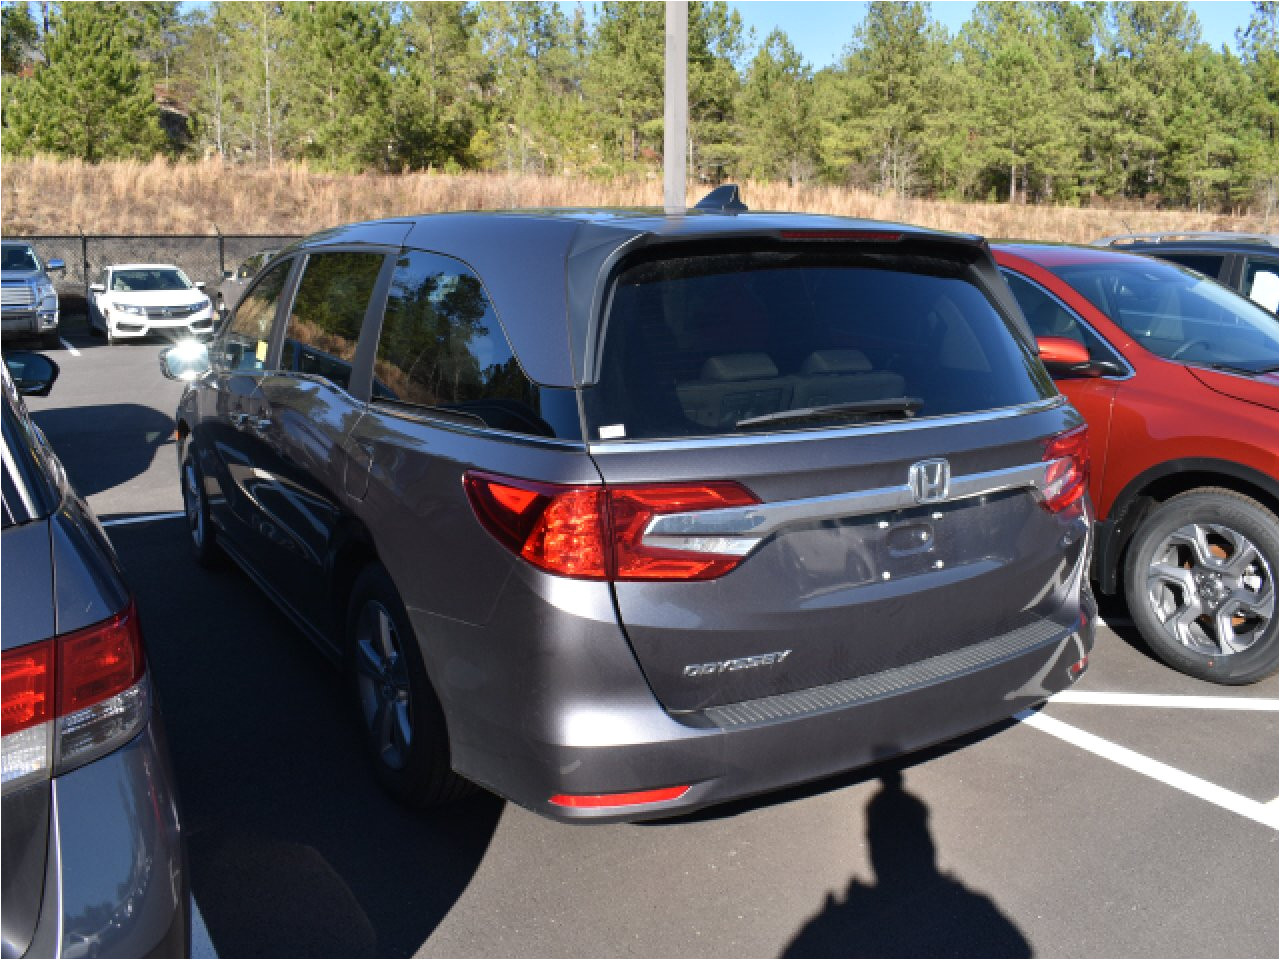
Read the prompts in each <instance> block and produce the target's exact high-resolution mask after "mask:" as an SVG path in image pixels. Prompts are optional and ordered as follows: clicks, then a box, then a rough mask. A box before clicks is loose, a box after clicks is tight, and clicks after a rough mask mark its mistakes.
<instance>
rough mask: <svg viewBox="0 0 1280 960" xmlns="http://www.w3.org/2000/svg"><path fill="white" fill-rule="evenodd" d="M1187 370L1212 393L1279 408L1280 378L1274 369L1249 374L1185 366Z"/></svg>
mask: <svg viewBox="0 0 1280 960" xmlns="http://www.w3.org/2000/svg"><path fill="white" fill-rule="evenodd" d="M1187 372H1188V373H1190V374H1191V375H1192V376H1193V377H1195V378H1196V379H1197V380H1199V381H1200V382H1201V383H1203V384H1204V385H1205V386H1206V387H1208V388H1209V389H1210V390H1212V391H1213V392H1214V393H1220V394H1222V395H1223V396H1226V397H1234V398H1235V399H1236V400H1243V401H1244V402H1245V403H1253V404H1257V405H1258V406H1260V407H1266V408H1267V409H1268V410H1277V409H1280V379H1277V377H1276V374H1275V372H1274V371H1270V372H1268V373H1257V374H1253V375H1250V374H1244V373H1226V372H1223V371H1220V370H1209V369H1207V368H1205V367H1187Z"/></svg>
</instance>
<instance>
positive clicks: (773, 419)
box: [734, 397, 924, 430]
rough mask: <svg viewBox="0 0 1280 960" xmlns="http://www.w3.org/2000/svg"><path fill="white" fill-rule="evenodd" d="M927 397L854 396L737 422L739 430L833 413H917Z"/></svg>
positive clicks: (839, 415) (863, 415) (840, 415)
mask: <svg viewBox="0 0 1280 960" xmlns="http://www.w3.org/2000/svg"><path fill="white" fill-rule="evenodd" d="M923 406H924V401H923V400H922V399H920V398H919V397H885V398H884V399H882V400H853V401H850V402H849V403H828V404H824V405H823V406H820V407H795V408H793V409H791V410H779V411H777V412H776V413H765V414H762V415H760V416H758V417H746V418H744V419H742V420H739V421H738V422H737V423H735V424H734V426H735V427H736V428H737V429H739V430H745V429H747V428H749V427H760V426H765V425H766V424H771V423H795V422H802V421H805V420H826V419H829V418H832V417H846V416H852V417H869V416H876V415H877V414H884V413H905V414H906V415H907V416H908V417H910V416H914V415H915V414H916V412H917V411H919V410H920V408H921V407H923Z"/></svg>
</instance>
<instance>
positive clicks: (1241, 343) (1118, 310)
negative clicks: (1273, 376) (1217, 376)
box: [1052, 257, 1280, 371]
mask: <svg viewBox="0 0 1280 960" xmlns="http://www.w3.org/2000/svg"><path fill="white" fill-rule="evenodd" d="M1052 269H1053V272H1054V273H1056V274H1057V275H1058V276H1059V277H1061V278H1062V279H1063V280H1065V281H1066V282H1067V283H1069V284H1071V286H1072V287H1074V288H1075V289H1076V290H1077V291H1079V292H1080V293H1081V294H1082V295H1083V296H1085V297H1086V298H1088V300H1089V301H1090V302H1091V303H1092V304H1093V305H1094V306H1096V307H1097V308H1098V309H1099V310H1101V311H1102V312H1103V313H1105V314H1106V315H1107V316H1108V317H1110V318H1111V320H1112V322H1114V323H1115V324H1116V325H1117V326H1118V327H1120V329H1122V330H1123V331H1124V332H1125V333H1127V334H1128V335H1129V336H1131V337H1132V338H1133V339H1134V341H1135V342H1136V343H1137V344H1138V345H1139V346H1140V347H1142V348H1143V349H1145V350H1148V351H1150V352H1151V353H1153V354H1155V355H1156V356H1158V357H1164V358H1165V359H1168V360H1184V361H1187V362H1189V363H1204V364H1218V365H1222V366H1225V367H1229V368H1232V369H1241V370H1246V371H1255V370H1269V369H1274V368H1275V366H1276V356H1277V353H1280V339H1278V338H1277V332H1276V318H1275V317H1274V316H1273V315H1271V314H1269V313H1267V312H1266V311H1265V310H1263V309H1262V308H1261V307H1259V306H1258V305H1257V304H1255V303H1252V302H1251V301H1249V300H1246V299H1244V298H1243V297H1241V296H1238V295H1237V294H1235V293H1234V292H1232V291H1230V290H1228V289H1227V288H1226V287H1224V286H1221V285H1220V284H1218V283H1215V282H1214V281H1212V280H1207V279H1205V278H1203V277H1201V276H1199V275H1198V274H1195V273H1191V272H1190V271H1185V270H1182V269H1179V268H1178V267H1176V266H1174V265H1172V264H1168V263H1161V262H1160V261H1158V260H1147V259H1145V258H1141V257H1132V258H1130V257H1126V258H1124V260H1123V261H1122V260H1118V259H1117V260H1109V261H1107V262H1104V263H1090V264H1073V265H1069V266H1061V267H1054V268H1052Z"/></svg>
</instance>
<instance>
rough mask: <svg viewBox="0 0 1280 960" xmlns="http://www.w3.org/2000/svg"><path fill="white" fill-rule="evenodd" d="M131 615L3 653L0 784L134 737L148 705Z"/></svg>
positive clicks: (19, 781)
mask: <svg viewBox="0 0 1280 960" xmlns="http://www.w3.org/2000/svg"><path fill="white" fill-rule="evenodd" d="M145 674H146V661H145V659H144V655H143V649H142V635H141V632H140V631H139V630H138V615H137V611H136V610H135V609H134V606H133V603H132V602H130V604H129V606H127V607H126V608H125V609H124V610H122V611H121V612H120V613H118V614H116V615H115V616H113V617H109V618H108V619H106V620H103V621H102V622H101V623H97V624H94V625H93V626H91V627H87V628H86V629H84V630H77V631H75V632H74V633H68V634H64V635H63V636H60V637H55V638H54V639H51V640H42V641H40V642H39V643H33V644H28V645H26V646H23V647H19V648H17V649H15V650H9V651H6V652H5V653H4V659H3V680H2V683H0V685H2V686H3V708H2V715H3V741H0V754H2V756H3V763H2V766H3V777H2V782H3V788H4V791H5V792H6V793H7V792H9V791H10V790H13V789H16V788H18V787H20V786H23V785H24V784H26V783H28V782H30V781H32V780H33V779H37V778H40V777H47V776H49V775H50V773H52V772H57V773H61V772H63V771H65V770H69V769H71V768H73V767H76V766H79V765H80V764H81V763H85V762H87V761H89V760H91V759H93V758H94V757H99V756H102V755H103V754H104V753H107V752H109V751H111V750H114V749H115V748H116V747H118V746H120V745H122V744H123V743H125V742H127V741H128V740H129V739H131V738H132V737H133V736H135V735H136V734H137V732H138V730H139V729H140V728H141V727H142V725H143V724H144V723H145V722H146V719H147V716H148V712H149V699H148V695H147V687H146V684H145V682H143V680H144V677H145Z"/></svg>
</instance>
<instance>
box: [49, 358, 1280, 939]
mask: <svg viewBox="0 0 1280 960" xmlns="http://www.w3.org/2000/svg"><path fill="white" fill-rule="evenodd" d="M66 339H67V344H68V347H69V348H70V349H61V350H56V351H51V352H50V355H51V356H53V357H54V358H55V359H56V360H57V361H58V362H59V363H60V364H61V366H62V374H61V377H60V379H59V381H58V383H57V384H56V385H55V386H54V389H53V392H52V394H51V396H49V397H48V398H45V399H32V400H29V402H28V405H29V407H30V409H31V410H32V412H33V415H34V417H35V419H36V421H37V423H39V424H40V425H41V427H42V428H43V429H44V430H45V433H46V434H47V436H48V437H49V440H50V441H51V443H52V444H53V446H54V448H55V449H56V450H57V451H58V453H59V455H60V456H61V457H62V459H63V462H64V464H65V465H66V467H67V471H68V473H69V475H70V476H71V479H72V481H73V482H74V483H75V484H76V485H77V486H78V488H79V489H80V490H81V492H82V493H84V494H85V495H86V496H87V498H88V500H89V501H90V503H91V505H92V506H93V507H94V509H95V510H96V511H97V512H98V515H99V517H100V518H101V519H102V520H103V521H104V522H105V523H106V525H107V527H108V532H109V533H110V535H111V537H112V540H113V542H114V543H115V545H116V549H117V551H118V552H119V554H120V558H121V561H122V563H123V565H124V567H125V571H126V575H127V577H128V579H129V581H130V583H131V585H132V586H133V589H134V590H135V591H136V593H137V597H138V604H139V610H140V613H141V617H142V623H143V628H144V631H145V634H146V637H147V642H148V644H149V649H150V658H151V666H152V670H153V673H154V677H155V681H156V685H157V688H158V691H159V696H160V701H161V706H162V709H163V711H164V715H165V719H166V722H167V725H168V731H169V739H170V742H171V747H172V752H173V755H174V761H175V767H176V771H177V777H178V785H179V792H180V798H181V802H182V809H183V815H184V818H185V826H186V830H187V837H188V843H189V852H190V860H191V875H192V885H193V892H194V895H195V899H196V902H197V904H198V906H199V909H200V911H201V913H202V914H203V917H204V919H205V921H206V923H207V926H208V931H209V935H210V937H211V940H212V945H213V947H214V948H215V949H216V950H217V951H218V953H219V954H220V955H222V956H262V957H270V956H290V957H299V956H345V957H358V956H409V955H416V956H460V957H470V956H477V957H479V956H584V957H599V956H797V957H800V956H1033V955H1048V956H1063V957H1102V956H1107V957H1110V956H1135V957H1137V956H1141V957H1148V956H1150V957H1192V956H1234V957H1252V956H1272V957H1273V956H1276V955H1277V952H1278V937H1280V933H1278V929H1277V901H1278V896H1280V894H1278V891H1277V871H1278V864H1280V858H1278V854H1277V823H1280V801H1277V794H1278V793H1280V783H1278V781H1280V770H1278V767H1280V762H1278V759H1277V740H1278V736H1280V731H1278V724H1277V711H1276V698H1277V683H1276V678H1275V677H1274V676H1273V677H1271V678H1269V679H1267V680H1265V681H1263V682H1262V683H1260V684H1257V685H1254V686H1251V687H1244V688H1227V687H1218V686H1214V685H1212V684H1208V683H1204V682H1201V681H1198V680H1194V679H1192V678H1189V677H1185V676H1182V675H1180V674H1177V673H1175V672H1173V671H1172V670H1170V669H1168V668H1167V667H1165V666H1164V665H1162V664H1161V663H1159V662H1158V661H1156V660H1154V659H1153V658H1152V657H1151V656H1150V655H1149V654H1147V652H1146V650H1145V648H1144V647H1143V646H1142V645H1141V642H1140V641H1139V639H1138V638H1137V635H1136V633H1135V631H1134V630H1133V628H1132V627H1131V626H1129V625H1127V622H1126V619H1125V611H1124V609H1123V606H1122V605H1119V604H1115V603H1107V604H1105V605H1104V616H1105V617H1106V618H1107V622H1108V624H1110V626H1103V627H1101V628H1100V630H1099V637H1098V644H1097V647H1096V648H1095V651H1094V654H1093V656H1092V658H1091V661H1090V668H1089V671H1088V672H1087V673H1086V674H1085V677H1084V678H1083V680H1082V681H1081V682H1080V683H1079V684H1078V685H1077V687H1076V688H1075V689H1074V690H1073V691H1071V694H1072V698H1066V699H1064V700H1063V701H1060V702H1058V701H1055V702H1052V703H1050V704H1048V705H1047V706H1046V707H1045V708H1044V709H1043V710H1041V711H1039V712H1037V713H1035V714H1033V715H1030V716H1028V717H1024V718H1023V719H1022V720H1021V721H1018V720H1011V721H1009V722H1008V723H1006V724H1003V725H1001V726H999V727H997V728H994V729H992V730H987V731H983V732H981V733H980V734H977V735H974V736H971V737H969V738H966V739H965V740H963V741H959V742H955V743H951V744H947V745H944V746H942V747H939V748H936V749H934V750H932V751H929V752H927V753H924V754H917V755H913V756H911V757H908V758H905V759H903V760H901V761H898V762H895V763H892V764H882V765H879V766H876V767H873V768H869V769H867V770H863V771H858V772H855V773H852V774H849V775H846V776H844V777H841V778H838V779H836V780H831V781H825V782H822V783H819V784H814V785H810V786H808V787H805V788H802V789H798V790H793V791H789V792H786V793H783V794H778V795H771V796H768V797H763V798H759V799H757V800H755V801H751V802H746V803H739V804H733V805H730V806H726V807H721V808H715V809H712V810H708V811H705V812H703V813H700V814H697V815H693V816H689V817H685V818H681V819H678V820H669V821H664V822H658V823H650V824H644V825H614V826H603V827H581V826H578V827H574V826H564V825H559V824H555V823H552V822H550V821H547V820H544V819H542V818H540V817H538V816H536V815H534V814H531V813H529V812H527V811H525V810H522V809H520V808H518V807H515V806H513V805H511V804H506V803H504V802H502V801H500V800H498V799H496V798H493V797H491V796H488V795H481V796H479V797H476V798H473V799H470V800H468V801H466V802H465V803H463V804H461V805H459V806H456V807H453V808H448V809H442V810H439V811H436V812H434V813H432V814H430V815H426V816H417V815H412V814H409V813H407V812H405V811H404V810H402V809H401V808H400V807H398V806H397V805H396V804H395V803H393V802H392V801H391V800H389V799H387V798H386V797H385V796H384V795H383V794H382V793H381V792H380V790H379V789H378V787H377V786H376V785H375V783H374V781H373V778H372V776H371V774H370V772H369V771H368V769H367V768H366V766H365V764H364V761H363V758H362V756H361V754H360V752H359V743H358V740H357V737H356V733H355V728H354V726H353V725H352V723H351V722H350V718H349V716H348V710H347V706H346V701H345V696H344V694H345V691H344V689H343V684H342V683H341V682H340V678H339V676H338V674H337V673H336V671H334V670H333V668H332V667H331V666H330V665H329V664H328V663H327V662H326V661H325V660H324V659H323V658H322V657H321V656H320V655H319V654H318V653H317V652H316V651H315V650H314V649H313V648H312V647H310V646H309V644H308V643H307V641H306V640H305V639H304V638H303V637H302V636H301V635H300V634H299V633H298V632H297V631H296V630H295V629H294V628H293V627H292V626H291V625H290V623H289V622H288V621H287V620H286V619H285V617H284V616H283V615H282V614H280V613H278V612H277V611H276V610H275V608H274V607H273V606H272V605H271V603H270V601H268V600H267V599H266V598H265V596H264V595H263V594H262V593H261V592H260V591H259V590H258V589H257V588H256V587H254V586H253V585H252V584H251V583H250V582H249V581H248V580H247V578H245V577H244V576H243V575H242V574H241V573H239V572H238V571H237V570H236V569H234V568H233V567H232V566H231V565H230V564H227V565H226V566H225V567H224V568H223V569H221V570H217V571H214V572H212V573H209V572H205V571H203V570H201V569H199V568H198V567H197V566H196V565H195V563H194V561H192V560H191V558H190V556H189V552H188V547H187V543H186V540H185V537H186V531H185V528H184V525H183V522H182V521H181V520H180V519H176V518H172V517H170V518H165V516H164V515H165V514H169V513H173V512H176V511H179V510H180V509H181V497H180V494H179V490H178V483H177V471H176V462H175V458H174V454H173V445H172V439H171V434H172V428H173V421H172V416H173V411H174V407H175V405H176V402H177V399H178V396H179V394H180V392H181V389H180V387H179V386H178V385H176V384H173V383H169V382H168V381H165V380H163V379H162V378H161V376H160V372H159V368H158V366H157V361H156V357H157V354H158V353H159V350H160V349H161V347H162V344H160V343H158V342H145V343H139V344H129V345H121V346H115V347H110V348H108V347H107V346H105V344H104V343H103V341H101V340H97V339H91V338H89V337H87V336H82V335H80V334H78V333H72V334H71V335H69V336H68V337H67V338H66ZM72 350H74V351H75V352H74V353H73V352H72ZM1144 698H1149V699H1144ZM1094 701H1098V702H1094ZM1233 701H1234V703H1233Z"/></svg>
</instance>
